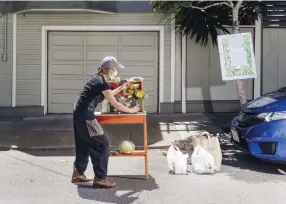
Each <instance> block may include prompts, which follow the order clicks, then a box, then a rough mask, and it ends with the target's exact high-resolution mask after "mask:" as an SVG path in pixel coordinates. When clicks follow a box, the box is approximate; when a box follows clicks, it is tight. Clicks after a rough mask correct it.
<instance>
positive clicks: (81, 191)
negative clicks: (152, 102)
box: [0, 144, 286, 204]
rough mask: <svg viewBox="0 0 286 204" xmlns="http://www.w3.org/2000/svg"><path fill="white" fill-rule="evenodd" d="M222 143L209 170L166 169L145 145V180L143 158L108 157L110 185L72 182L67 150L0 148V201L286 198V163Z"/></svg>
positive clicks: (224, 203) (237, 203)
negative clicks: (218, 161) (219, 160)
mask: <svg viewBox="0 0 286 204" xmlns="http://www.w3.org/2000/svg"><path fill="white" fill-rule="evenodd" d="M223 149H224V160H223V166H222V169H221V171H220V172H219V173H216V174H214V175H196V174H192V173H190V174H189V175H170V174H168V169H167V163H166V157H165V156H164V154H163V152H162V151H158V150H157V151H155V150H154V151H150V162H149V166H150V176H151V177H150V179H149V180H148V181H146V180H143V179H142V178H144V176H143V174H144V162H143V158H140V157H137V158H111V159H110V165H109V175H113V176H114V177H112V179H113V180H115V181H116V182H117V183H118V186H117V187H116V188H115V189H93V188H91V184H85V185H75V184H71V183H70V179H71V173H72V165H73V160H74V157H73V153H71V152H34V153H31V152H30V153H23V152H18V151H9V152H0V161H1V168H0V175H1V178H0V204H76V203H80V204H85V203H93V204H94V203H124V204H131V203H137V204H139V203H140V204H143V203H144V204H153V203H154V204H156V203H158V204H171V203H174V204H285V203H286V193H285V189H286V182H285V181H286V175H285V174H286V173H285V172H286V167H285V166H281V165H273V164H268V163H262V162H260V161H256V160H253V159H251V158H249V156H247V155H245V154H242V153H240V152H238V151H237V150H234V149H232V147H231V146H230V145H229V144H226V145H225V146H224V147H223ZM87 173H88V174H90V175H92V167H91V166H89V167H88V170H87ZM116 175H117V176H116ZM119 175H120V176H121V177H119Z"/></svg>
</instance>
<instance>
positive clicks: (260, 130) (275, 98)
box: [231, 87, 286, 162]
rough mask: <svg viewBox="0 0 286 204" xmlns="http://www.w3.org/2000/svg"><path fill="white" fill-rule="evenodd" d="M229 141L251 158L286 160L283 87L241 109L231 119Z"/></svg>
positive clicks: (285, 98) (285, 119) (285, 108)
mask: <svg viewBox="0 0 286 204" xmlns="http://www.w3.org/2000/svg"><path fill="white" fill-rule="evenodd" d="M231 133H232V140H233V141H234V142H236V143H238V144H239V145H241V146H242V147H243V148H244V149H246V150H247V151H249V152H250V153H251V154H252V155H253V156H254V157H256V158H259V159H265V160H270V161H274V162H285V161H286V87H284V88H281V89H279V90H277V91H274V92H271V93H268V94H265V95H263V96H261V97H259V98H257V99H255V100H253V101H251V102H249V103H248V104H246V105H245V106H244V108H243V109H242V111H241V113H240V114H239V115H238V116H237V117H235V118H234V119H233V120H232V124H231Z"/></svg>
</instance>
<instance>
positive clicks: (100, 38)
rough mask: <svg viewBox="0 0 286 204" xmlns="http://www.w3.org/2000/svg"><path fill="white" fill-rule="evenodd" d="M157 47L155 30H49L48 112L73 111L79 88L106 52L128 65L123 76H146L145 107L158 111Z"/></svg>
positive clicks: (94, 71)
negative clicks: (146, 96)
mask: <svg viewBox="0 0 286 204" xmlns="http://www.w3.org/2000/svg"><path fill="white" fill-rule="evenodd" d="M158 50H159V49H158V33H156V32H50V33H49V46H48V59H49V61H48V112H49V113H71V112H72V104H73V102H74V100H75V99H76V97H77V96H78V94H79V92H80V90H81V89H82V88H83V86H84V84H85V82H86V81H87V80H88V79H89V78H90V76H91V75H92V74H94V73H96V72H97V69H98V66H99V65H100V62H101V60H102V58H103V57H105V56H107V55H109V56H115V57H117V58H118V59H119V60H120V62H121V63H122V64H123V65H124V66H125V69H124V70H121V71H120V76H121V78H129V77H133V76H141V77H143V78H144V87H145V90H146V92H147V94H148V96H149V97H148V99H147V100H146V101H145V108H146V110H147V112H157V106H158V66H159V63H158Z"/></svg>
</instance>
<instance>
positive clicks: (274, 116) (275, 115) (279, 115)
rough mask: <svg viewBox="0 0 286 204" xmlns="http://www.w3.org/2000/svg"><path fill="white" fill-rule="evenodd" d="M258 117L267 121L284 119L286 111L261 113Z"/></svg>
mask: <svg viewBox="0 0 286 204" xmlns="http://www.w3.org/2000/svg"><path fill="white" fill-rule="evenodd" d="M256 118H259V119H263V120H265V121H267V122H270V121H274V120H283V119H286V111H278V112H272V113H260V114H258V115H257V116H256Z"/></svg>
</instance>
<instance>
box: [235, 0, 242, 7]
mask: <svg viewBox="0 0 286 204" xmlns="http://www.w3.org/2000/svg"><path fill="white" fill-rule="evenodd" d="M242 2H243V0H238V1H237V3H236V5H235V9H239V8H240V6H241V4H242Z"/></svg>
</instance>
